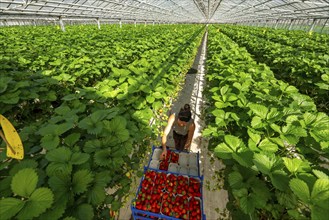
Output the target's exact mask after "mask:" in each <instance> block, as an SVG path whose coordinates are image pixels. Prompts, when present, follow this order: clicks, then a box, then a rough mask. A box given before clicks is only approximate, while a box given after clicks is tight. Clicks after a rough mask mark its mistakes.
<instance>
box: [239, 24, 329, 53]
mask: <svg viewBox="0 0 329 220" xmlns="http://www.w3.org/2000/svg"><path fill="white" fill-rule="evenodd" d="M238 29H239V30H240V31H243V32H245V33H248V34H254V35H257V36H259V37H262V38H264V39H267V40H270V41H273V42H277V43H280V44H284V45H288V46H291V47H294V48H298V49H299V50H304V51H308V52H312V53H313V52H315V53H318V54H319V53H320V54H327V53H328V50H329V48H328V44H329V35H327V34H319V33H312V34H309V33H306V32H304V31H289V30H275V29H272V28H258V27H245V26H240V27H238Z"/></svg>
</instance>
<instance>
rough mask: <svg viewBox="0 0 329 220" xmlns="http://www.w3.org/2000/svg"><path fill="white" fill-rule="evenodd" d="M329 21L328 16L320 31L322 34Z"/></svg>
mask: <svg viewBox="0 0 329 220" xmlns="http://www.w3.org/2000/svg"><path fill="white" fill-rule="evenodd" d="M327 22H328V18H327V20H326V21H325V22H324V24H323V26H322V28H321V31H320V33H321V34H322V31H323V29H324V27H325V26H326V24H327Z"/></svg>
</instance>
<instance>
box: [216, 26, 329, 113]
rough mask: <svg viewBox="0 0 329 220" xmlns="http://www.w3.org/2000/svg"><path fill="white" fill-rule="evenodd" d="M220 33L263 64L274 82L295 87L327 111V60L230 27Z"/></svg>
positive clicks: (328, 89) (224, 28)
mask: <svg viewBox="0 0 329 220" xmlns="http://www.w3.org/2000/svg"><path fill="white" fill-rule="evenodd" d="M221 30H222V31H223V33H225V34H227V35H228V36H229V37H230V38H231V39H233V40H234V41H236V42H237V43H238V44H239V45H240V46H245V47H246V48H247V49H248V51H249V52H250V53H251V54H253V55H254V56H255V59H256V60H257V61H258V62H264V63H265V64H267V65H268V66H269V67H271V69H272V70H273V72H274V73H275V74H276V77H277V78H278V79H282V80H284V81H286V82H288V83H290V84H292V85H294V86H296V87H297V88H298V89H299V90H300V91H301V92H302V93H303V94H306V95H309V96H310V97H312V98H313V99H314V101H315V103H316V105H317V107H318V110H319V111H323V112H326V113H328V112H329V103H328V100H327V96H328V91H329V59H328V58H329V57H328V55H327V54H322V55H321V54H320V55H319V54H316V53H310V52H306V51H300V50H298V49H295V48H293V47H291V46H287V45H282V44H279V43H275V42H272V41H269V40H267V39H263V37H261V36H256V35H254V34H253V33H254V32H257V30H254V31H252V33H247V34H246V33H245V31H239V30H238V29H237V28H234V27H232V26H227V27H222V28H221Z"/></svg>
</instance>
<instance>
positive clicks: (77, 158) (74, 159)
mask: <svg viewBox="0 0 329 220" xmlns="http://www.w3.org/2000/svg"><path fill="white" fill-rule="evenodd" d="M89 157H90V156H89V154H86V153H80V152H75V153H73V154H72V156H71V159H70V163H71V164H74V165H79V164H83V163H85V162H87V161H88V160H89Z"/></svg>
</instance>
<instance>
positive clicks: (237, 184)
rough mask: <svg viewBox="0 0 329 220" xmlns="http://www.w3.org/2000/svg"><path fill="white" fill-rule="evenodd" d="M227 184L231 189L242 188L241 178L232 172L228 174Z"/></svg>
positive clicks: (238, 174)
mask: <svg viewBox="0 0 329 220" xmlns="http://www.w3.org/2000/svg"><path fill="white" fill-rule="evenodd" d="M228 182H229V184H230V186H231V187H232V188H233V189H240V188H242V187H243V177H242V175H241V174H240V173H239V172H237V171H234V172H232V173H230V174H229V176H228Z"/></svg>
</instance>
